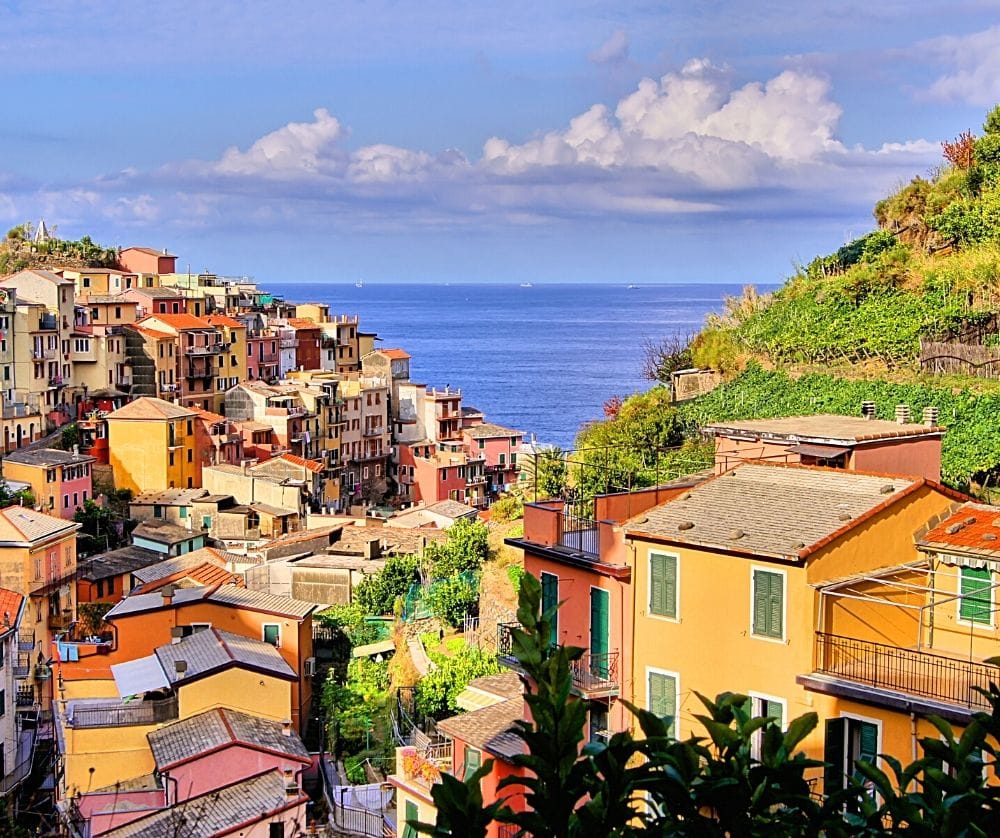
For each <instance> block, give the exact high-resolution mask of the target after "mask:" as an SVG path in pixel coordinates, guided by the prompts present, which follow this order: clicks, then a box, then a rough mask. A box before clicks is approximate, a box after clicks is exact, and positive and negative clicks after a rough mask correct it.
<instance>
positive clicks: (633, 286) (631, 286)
mask: <svg viewBox="0 0 1000 838" xmlns="http://www.w3.org/2000/svg"><path fill="white" fill-rule="evenodd" d="M628 287H629V288H638V287H639V286H638V285H630V286H628Z"/></svg>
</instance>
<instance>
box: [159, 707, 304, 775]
mask: <svg viewBox="0 0 1000 838" xmlns="http://www.w3.org/2000/svg"><path fill="white" fill-rule="evenodd" d="M146 738H147V739H149V747H150V750H152V752H153V759H155V760H156V768H157V770H158V771H164V770H165V769H167V768H169V767H170V766H173V765H176V764H177V763H179V762H186V761H187V760H189V759H191V758H192V757H197V756H199V755H200V754H203V753H205V752H206V751H214V750H215V749H217V748H221V747H224V746H226V745H231V744H232V745H245V746H246V747H248V748H254V749H256V750H261V749H263V750H267V751H272V752H274V753H278V754H283V755H285V756H290V757H295V758H298V759H300V760H301V761H302V762H309V752H308V751H307V750H306V748H305V745H303V744H302V740H301V739H299V736H298V734H297V733H295V732H294V731H292V730H289V735H287V736H286V735H285V733H284V729H283V725H282V724H281V723H280V722H275V721H272V720H271V719H262V718H260V717H258V716H251V715H250V714H248V713H241V712H240V711H239V710H231V709H229V708H226V707H219V708H216V709H214V710H209V711H208V712H206V713H199V714H198V715H197V716H191V717H190V718H187V719H183V720H181V721H179V722H174V723H172V724H169V725H166V726H165V727H162V728H160V729H159V730H154V731H151V732H149V733H147V734H146Z"/></svg>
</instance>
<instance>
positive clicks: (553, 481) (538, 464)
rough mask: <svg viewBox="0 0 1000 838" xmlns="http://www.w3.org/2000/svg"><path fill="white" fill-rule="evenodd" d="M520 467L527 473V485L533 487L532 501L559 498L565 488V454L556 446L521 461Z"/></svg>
mask: <svg viewBox="0 0 1000 838" xmlns="http://www.w3.org/2000/svg"><path fill="white" fill-rule="evenodd" d="M521 463H522V465H521V467H522V468H523V469H525V471H526V472H527V475H526V476H527V479H528V484H529V485H531V486H532V487H533V495H534V498H533V499H534V500H545V499H547V498H560V497H562V496H563V493H564V491H565V488H566V453H565V452H564V451H563V450H562V449H561V448H560V447H559V446H558V445H553V446H551V447H549V448H543V449H542V450H540V451H538V452H536V453H534V454H532V455H531V456H530V457H529V458H527V459H522V461H521Z"/></svg>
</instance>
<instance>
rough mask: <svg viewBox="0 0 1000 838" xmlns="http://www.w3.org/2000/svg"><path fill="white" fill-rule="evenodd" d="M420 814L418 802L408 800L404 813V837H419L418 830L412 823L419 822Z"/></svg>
mask: <svg viewBox="0 0 1000 838" xmlns="http://www.w3.org/2000/svg"><path fill="white" fill-rule="evenodd" d="M419 816H420V812H419V811H418V810H417V804H416V803H414V802H413V801H412V800H407V801H406V806H405V808H404V815H403V823H404V826H403V838H417V830H416V829H415V828H414V827H413V826H412V824H414V823H416V822H417V818H418V817H419Z"/></svg>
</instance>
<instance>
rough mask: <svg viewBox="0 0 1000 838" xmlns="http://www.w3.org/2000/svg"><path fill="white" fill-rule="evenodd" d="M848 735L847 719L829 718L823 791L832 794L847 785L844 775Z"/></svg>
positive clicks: (824, 743)
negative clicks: (845, 744) (845, 741)
mask: <svg viewBox="0 0 1000 838" xmlns="http://www.w3.org/2000/svg"><path fill="white" fill-rule="evenodd" d="M846 736H847V719H827V720H826V738H825V739H824V741H823V761H824V762H825V763H826V768H825V769H824V770H823V793H824V794H827V795H830V794H833V793H834V792H837V791H840V790H841V789H843V788H844V786H845V785H846V777H845V775H844V756H845V754H844V739H845V738H846Z"/></svg>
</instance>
